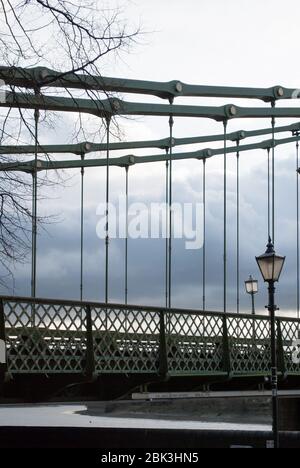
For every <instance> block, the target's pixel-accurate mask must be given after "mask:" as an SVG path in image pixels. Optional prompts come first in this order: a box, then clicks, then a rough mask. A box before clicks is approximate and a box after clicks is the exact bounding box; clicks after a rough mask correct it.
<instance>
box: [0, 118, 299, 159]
mask: <svg viewBox="0 0 300 468" xmlns="http://www.w3.org/2000/svg"><path fill="white" fill-rule="evenodd" d="M272 131H273V130H272V128H270V127H269V128H265V129H259V130H251V131H245V130H239V131H236V132H232V133H228V134H227V135H226V138H227V140H229V141H238V140H244V139H246V138H253V137H257V136H262V135H269V134H271V133H272ZM297 131H300V122H298V123H295V124H292V125H285V126H282V127H276V128H275V133H284V132H297ZM223 140H224V135H223V134H220V135H207V136H199V137H191V138H173V139H172V146H173V147H175V146H185V145H194V144H200V143H210V142H217V141H223ZM170 145H171V142H170V138H163V139H161V140H148V141H147V140H146V141H128V142H118V143H111V144H110V145H109V150H110V151H115V150H129V149H141V148H159V149H167V148H169V147H170ZM106 150H107V145H106V144H105V143H91V142H88V141H86V142H82V143H77V144H70V145H43V146H39V147H38V153H41V154H44V153H46V154H50V153H52V154H66V153H72V154H77V155H82V154H89V153H94V152H100V151H106ZM34 152H35V146H33V145H18V146H16V145H14V146H13V145H7V146H0V154H31V153H34Z"/></svg>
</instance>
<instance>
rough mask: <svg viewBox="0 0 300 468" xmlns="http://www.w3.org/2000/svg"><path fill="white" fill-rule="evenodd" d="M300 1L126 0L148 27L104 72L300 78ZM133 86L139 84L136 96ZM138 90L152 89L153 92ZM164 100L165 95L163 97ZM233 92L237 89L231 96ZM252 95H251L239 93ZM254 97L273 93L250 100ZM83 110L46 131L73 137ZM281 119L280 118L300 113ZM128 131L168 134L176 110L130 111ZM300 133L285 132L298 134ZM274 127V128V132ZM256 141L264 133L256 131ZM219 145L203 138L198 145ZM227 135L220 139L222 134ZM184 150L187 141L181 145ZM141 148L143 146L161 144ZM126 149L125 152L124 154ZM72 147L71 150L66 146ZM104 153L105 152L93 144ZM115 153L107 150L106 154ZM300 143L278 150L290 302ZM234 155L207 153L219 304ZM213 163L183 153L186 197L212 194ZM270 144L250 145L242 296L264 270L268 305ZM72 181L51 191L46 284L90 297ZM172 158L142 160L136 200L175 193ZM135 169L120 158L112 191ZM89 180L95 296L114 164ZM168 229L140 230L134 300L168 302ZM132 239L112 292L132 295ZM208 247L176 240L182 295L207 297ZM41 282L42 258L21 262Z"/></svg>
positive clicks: (225, 80) (283, 303)
mask: <svg viewBox="0 0 300 468" xmlns="http://www.w3.org/2000/svg"><path fill="white" fill-rule="evenodd" d="M299 14H300V4H299V2H298V1H297V0H286V1H285V2H282V1H279V0H264V1H261V0H251V1H250V0H226V1H224V0H186V1H185V2H182V1H180V0H172V1H170V0H169V1H166V0H151V1H149V0H137V1H130V2H128V4H127V6H126V16H127V17H128V19H129V22H131V23H132V24H137V23H139V22H140V23H141V24H142V27H143V29H144V31H147V34H145V35H144V36H142V37H141V39H140V41H139V42H140V43H139V44H137V45H136V47H134V48H133V49H132V50H131V52H130V53H129V54H124V55H122V56H121V57H120V58H119V59H118V60H117V59H114V60H112V61H106V62H105V63H104V64H103V74H104V75H108V76H115V77H127V78H136V79H146V80H158V81H168V80H173V79H178V80H181V81H184V82H187V83H192V84H207V85H232V86H251V87H259V86H263V87H269V86H274V85H279V84H280V85H283V86H287V87H294V88H299V87H300V77H299V62H298V42H299V17H300V15H299ZM125 97H126V98H128V96H125ZM130 99H131V100H133V99H137V100H141V101H142V100H144V101H150V100H151V98H147V97H144V96H138V97H134V98H133V97H131V98H130ZM153 100H154V101H155V102H156V101H157V102H161V101H159V100H158V99H152V101H153ZM230 101H231V102H233V100H230ZM184 102H185V103H189V104H201V105H204V104H207V105H210V104H216V103H218V104H219V105H223V104H225V103H227V102H229V101H226V100H224V99H221V100H220V99H219V100H216V99H214V100H212V99H199V98H198V99H190V98H189V99H183V98H180V99H178V100H177V101H176V103H178V104H180V103H184ZM236 102H237V104H241V101H236ZM242 104H244V105H251V106H255V105H262V104H261V103H259V102H256V101H251V102H250V103H249V102H248V101H245V102H243V103H242ZM71 120H72V117H71V116H64V117H63V119H62V122H63V125H61V130H60V131H59V132H57V131H56V133H55V134H53V133H51V131H50V130H48V131H47V132H46V131H43V134H42V136H41V139H42V142H44V143H51V142H52V143H54V142H55V143H58V142H61V143H64V142H65V141H64V140H65V136H66V134H67V127H68V123H69V122H70V121H71ZM292 122H293V121H291V120H281V121H278V122H277V124H278V125H284V124H288V123H292ZM120 123H121V125H122V126H123V129H124V135H125V138H126V140H128V141H129V140H139V139H141V140H142V139H157V138H163V137H167V136H168V119H166V118H154V117H152V118H138V119H136V120H135V121H128V120H124V119H123V120H121V122H120ZM269 125H270V121H264V120H260V121H256V122H255V121H251V120H242V121H239V120H238V119H237V120H235V121H234V122H230V123H229V128H228V130H229V131H233V130H237V129H246V130H247V129H253V128H262V127H263V128H264V127H267V126H269ZM221 131H222V124H220V123H215V122H212V121H210V120H208V119H180V118H177V119H175V125H174V136H175V137H184V136H194V135H205V134H213V133H221ZM286 136H288V135H281V137H286ZM267 138H268V137H266V139H267ZM252 141H255V140H252ZM207 146H208V145H205V146H203V145H202V146H201V145H196V146H194V147H191V148H190V150H196V149H201V148H203V147H207ZM210 146H216V147H218V146H220V145H210ZM175 151H181V149H175ZM153 153H154V151H153V150H151V151H150V152H149V150H148V151H137V152H136V153H135V154H137V155H141V154H153ZM124 154H126V153H124V152H119V153H116V155H124ZM57 157H61V156H57ZM91 157H95V155H91ZM101 157H104V155H101ZM295 164H296V163H295V145H290V146H287V147H280V149H278V150H277V151H276V189H277V191H276V206H277V218H276V249H277V251H278V252H280V253H282V254H284V255H286V256H287V261H286V265H285V269H284V272H283V275H282V280H281V282H280V285H279V295H278V305H280V307H281V308H282V309H283V310H286V311H289V312H290V313H291V312H292V311H293V310H295V304H296V276H295V271H296V262H295V252H296V251H295V248H296V172H295V167H296V166H295ZM235 165H236V159H235V156H234V155H232V156H229V157H228V171H229V172H228V209H229V213H228V231H229V234H228V241H229V245H228V250H229V262H228V271H229V289H228V296H229V310H232V311H235V308H236V305H235V300H236V299H235V298H236V286H235V285H236V270H235V263H236V257H235V249H236V234H235V222H236V221H235V220H236V209H235V206H236V191H235V177H236V173H235ZM222 169H223V159H222V157H215V158H214V159H212V160H210V161H209V162H208V164H207V197H208V200H207V203H208V207H207V209H208V213H207V235H208V252H207V269H208V277H207V307H208V308H209V309H210V310H219V309H220V310H221V309H222V255H223V250H222V249H223V245H222V239H223V231H222V229H223V219H222V215H223V192H222V189H223V180H222V176H223V173H222ZM201 171H202V164H201V163H200V162H199V161H188V162H176V163H175V164H174V199H175V201H191V202H193V203H195V202H201V200H202V198H201V197H202V175H201V174H202V172H201ZM266 171H267V156H266V152H264V151H261V150H258V151H252V152H248V153H243V154H242V155H241V278H240V279H241V300H242V307H243V309H244V310H245V311H246V310H249V308H250V298H249V297H247V296H246V294H245V293H244V290H243V287H244V286H243V281H244V280H245V279H246V278H247V277H248V275H249V274H252V275H254V276H256V277H257V279H259V281H260V284H259V287H260V293H259V295H258V296H257V306H258V308H259V310H261V311H262V310H263V309H264V305H265V302H266V288H265V286H264V285H263V283H262V281H261V278H260V276H259V273H258V270H257V266H256V264H255V255H258V254H261V253H262V252H263V251H264V250H265V245H266V241H267V200H266V197H267V179H266ZM68 176H71V178H70V179H69V180H68V181H67V182H66V183H65V186H64V187H57V188H56V189H53V190H52V192H51V199H49V200H47V201H45V200H43V201H41V202H40V204H39V205H40V206H39V209H40V211H41V212H43V213H47V214H53V215H54V214H55V215H58V216H59V218H60V222H59V223H56V224H53V225H49V226H48V227H47V232H45V231H43V232H40V234H39V239H38V287H37V293H38V295H39V296H41V297H56V298H58V297H61V298H78V297H79V262H80V250H79V247H80V230H79V229H80V225H79V222H80V211H79V202H80V177H79V171H75V172H73V173H68ZM164 180H165V173H164V164H159V163H156V164H153V165H147V166H145V167H133V168H132V169H131V170H130V199H131V201H144V202H146V203H150V202H152V201H163V199H164V190H165V189H164ZM124 182H125V171H124V170H122V169H112V171H111V183H112V187H111V189H112V191H111V197H112V199H116V197H117V195H118V194H119V193H121V192H122V191H124V188H125V185H124ZM85 183H86V191H85V248H84V251H85V281H84V296H85V299H91V300H99V301H103V299H104V275H103V272H104V268H103V267H104V243H103V241H100V240H99V239H98V238H97V236H96V224H97V222H98V218H97V215H96V208H97V205H98V203H100V202H103V201H104V197H105V179H104V169H97V170H88V171H87V172H86V182H85ZM164 246H165V243H164V241H163V240H155V241H151V240H143V241H139V240H138V241H133V240H132V241H130V242H129V301H130V302H131V303H139V304H152V305H158V304H163V303H164V275H165V272H164ZM123 253H124V242H123V241H112V243H111V257H110V274H111V279H110V299H111V301H118V302H122V301H123V300H124V275H123V272H124V268H123V267H124V262H123V257H122V256H123ZM201 262H202V250H199V251H196V252H195V251H186V250H185V248H184V244H183V242H181V241H178V242H176V244H175V248H174V262H173V268H174V272H173V273H174V276H173V280H174V284H173V292H174V294H173V305H174V306H176V307H193V308H200V307H201V300H202V277H201ZM10 292H14V293H15V294H18V295H22V294H25V295H28V294H29V293H30V265H29V264H27V265H25V266H24V267H20V266H18V267H17V268H16V272H15V285H14V290H13V291H10Z"/></svg>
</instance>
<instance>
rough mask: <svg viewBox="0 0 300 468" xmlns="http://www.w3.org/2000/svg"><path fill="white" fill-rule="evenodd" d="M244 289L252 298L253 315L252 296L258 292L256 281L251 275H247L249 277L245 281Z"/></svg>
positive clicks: (253, 311)
mask: <svg viewBox="0 0 300 468" xmlns="http://www.w3.org/2000/svg"><path fill="white" fill-rule="evenodd" d="M245 289H246V293H247V294H251V299H252V315H255V305H254V296H255V294H257V293H258V281H257V280H254V279H253V278H252V276H251V275H250V276H249V279H248V280H247V281H245Z"/></svg>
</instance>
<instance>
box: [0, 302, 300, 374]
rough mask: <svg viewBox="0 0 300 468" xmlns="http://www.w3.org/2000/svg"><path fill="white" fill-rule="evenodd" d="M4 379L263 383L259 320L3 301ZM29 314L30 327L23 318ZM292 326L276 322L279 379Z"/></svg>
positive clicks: (291, 368)
mask: <svg viewBox="0 0 300 468" xmlns="http://www.w3.org/2000/svg"><path fill="white" fill-rule="evenodd" d="M2 301H3V307H4V319H5V341H6V348H7V366H8V372H10V373H11V374H12V375H13V374H70V373H72V374H83V375H86V374H88V375H91V374H94V375H101V374H119V373H126V374H135V373H139V374H154V375H165V376H166V375H168V376H187V375H189V376H192V375H199V376H208V377H209V376H228V377H242V376H268V375H269V373H270V321H269V318H268V317H267V316H253V315H243V314H230V313H228V314H224V313H218V312H206V313H204V312H201V311H193V310H175V309H174V310H168V311H166V310H165V308H157V307H153V308H152V307H139V306H125V305H118V304H108V305H105V304H99V303H81V302H78V303H76V302H73V301H53V300H48V299H47V300H46V299H28V298H12V297H3V298H2ZM33 306H34V309H35V315H34V318H35V321H34V324H33V323H32V319H31V311H32V307H33ZM299 324H300V321H299V320H298V319H292V318H285V319H283V318H278V319H277V337H278V340H277V348H278V357H279V364H280V366H279V371H280V372H281V374H282V375H284V376H286V375H300V365H299V364H295V363H294V362H293V359H292V354H293V351H294V348H293V346H294V341H295V340H297V338H298V329H299Z"/></svg>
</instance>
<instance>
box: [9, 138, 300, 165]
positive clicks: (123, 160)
mask: <svg viewBox="0 0 300 468" xmlns="http://www.w3.org/2000/svg"><path fill="white" fill-rule="evenodd" d="M298 140H299V137H298V136H295V137H290V138H282V139H280V140H275V142H274V145H275V147H277V146H281V145H287V144H289V143H294V142H296V141H298ZM272 145H273V141H272V140H265V141H263V142H260V143H253V144H249V145H241V146H240V147H239V152H240V153H241V152H245V151H252V150H258V149H269V148H271V147H272ZM225 153H226V154H228V155H229V154H233V153H234V154H235V153H236V146H231V147H227V148H226V150H225ZM223 154H224V148H218V149H210V148H208V149H203V150H199V151H194V152H188V153H174V154H173V155H172V159H173V160H174V161H175V160H176V161H181V160H186V159H198V160H203V159H209V158H211V157H213V156H219V155H223ZM168 160H169V156H168V154H161V155H157V154H154V155H149V156H134V155H128V156H122V157H119V158H110V160H109V161H108V164H109V165H110V166H116V167H128V166H132V165H134V164H146V163H153V162H166V161H168ZM104 166H105V167H106V166H107V161H106V160H104V159H84V160H77V159H76V160H66V161H51V160H41V159H39V160H38V171H43V170H47V171H49V170H58V169H76V168H83V167H85V168H88V167H104ZM34 167H35V161H27V162H26V161H25V162H10V163H1V164H0V171H20V172H29V173H31V172H32V171H33V169H34Z"/></svg>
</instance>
